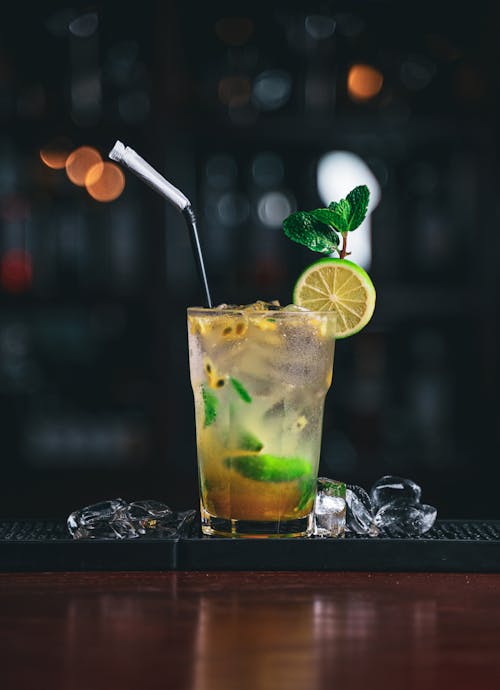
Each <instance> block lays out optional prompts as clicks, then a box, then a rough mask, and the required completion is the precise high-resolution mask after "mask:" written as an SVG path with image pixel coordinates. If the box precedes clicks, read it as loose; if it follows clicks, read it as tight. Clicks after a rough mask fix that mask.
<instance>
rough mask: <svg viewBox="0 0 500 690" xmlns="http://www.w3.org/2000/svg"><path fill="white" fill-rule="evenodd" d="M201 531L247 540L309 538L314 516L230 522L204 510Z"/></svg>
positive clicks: (206, 533)
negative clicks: (294, 518)
mask: <svg viewBox="0 0 500 690" xmlns="http://www.w3.org/2000/svg"><path fill="white" fill-rule="evenodd" d="M201 531H202V532H203V534H205V535H206V536H209V537H233V538H238V537H245V538H247V539H252V538H255V539H282V538H283V539H286V538H289V537H309V536H310V535H311V534H312V514H311V515H307V516H306V517H303V518H297V519H296V520H280V521H277V522H275V521H260V520H229V519H226V518H219V517H214V516H213V515H209V514H208V513H207V512H206V511H204V510H202V513H201Z"/></svg>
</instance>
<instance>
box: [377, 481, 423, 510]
mask: <svg viewBox="0 0 500 690" xmlns="http://www.w3.org/2000/svg"><path fill="white" fill-rule="evenodd" d="M421 495H422V490H421V488H420V487H419V485H418V484H416V483H415V482H414V481H412V480H411V479H406V478H404V477H394V476H392V475H390V474H386V475H385V476H383V477H381V478H380V479H378V480H377V481H376V482H375V484H374V485H373V486H372V488H371V489H370V497H371V499H372V503H373V506H374V509H375V511H377V510H378V509H379V508H381V507H382V506H384V505H387V504H388V503H392V501H397V500H404V501H406V502H407V503H410V504H412V503H419V501H420V496H421Z"/></svg>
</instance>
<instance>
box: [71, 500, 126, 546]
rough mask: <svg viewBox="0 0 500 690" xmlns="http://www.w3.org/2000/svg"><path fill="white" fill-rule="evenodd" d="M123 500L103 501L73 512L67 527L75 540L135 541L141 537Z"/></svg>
mask: <svg viewBox="0 0 500 690" xmlns="http://www.w3.org/2000/svg"><path fill="white" fill-rule="evenodd" d="M127 506H128V504H127V503H126V501H124V500H123V499H122V498H114V499H111V500H108V501H101V502H100V503H94V504H92V505H90V506H86V507H84V508H81V509H79V510H75V511H73V512H72V513H71V514H70V515H69V516H68V519H67V526H68V530H69V532H70V534H71V535H72V537H73V538H74V539H134V538H135V537H138V536H139V532H138V531H137V530H136V529H135V527H134V525H133V524H132V522H131V521H130V519H129V517H128V514H127Z"/></svg>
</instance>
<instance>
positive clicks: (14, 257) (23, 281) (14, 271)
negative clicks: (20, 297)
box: [0, 249, 33, 294]
mask: <svg viewBox="0 0 500 690" xmlns="http://www.w3.org/2000/svg"><path fill="white" fill-rule="evenodd" d="M32 281H33V261H32V258H31V255H30V254H28V252H25V251H24V250H22V249H10V250H9V251H7V252H5V254H4V255H3V256H2V259H1V261H0V283H1V285H2V287H3V289H4V290H6V291H7V292H11V293H14V294H21V293H23V292H26V291H27V290H28V289H29V287H30V285H31V283H32Z"/></svg>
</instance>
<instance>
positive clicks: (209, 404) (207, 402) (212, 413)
mask: <svg viewBox="0 0 500 690" xmlns="http://www.w3.org/2000/svg"><path fill="white" fill-rule="evenodd" d="M201 395H202V398H203V405H204V408H205V420H204V422H203V426H205V427H207V426H210V425H211V424H213V423H214V422H215V420H216V419H217V407H218V405H219V400H218V399H217V396H216V395H215V394H214V393H212V391H211V390H210V388H208V387H207V386H205V385H202V387H201Z"/></svg>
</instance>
